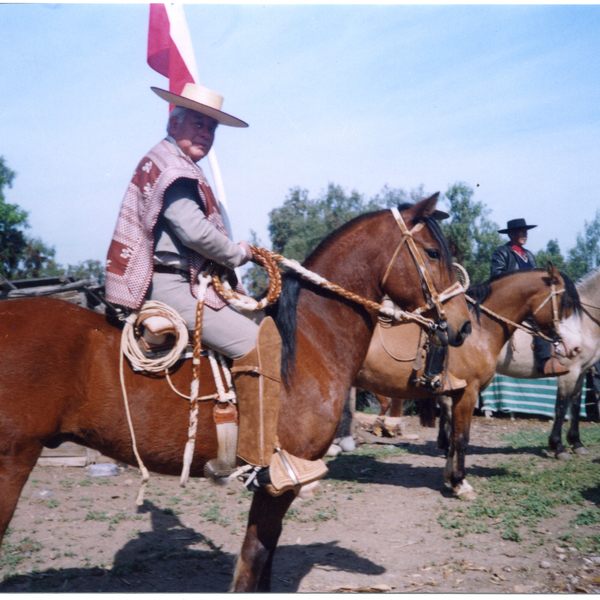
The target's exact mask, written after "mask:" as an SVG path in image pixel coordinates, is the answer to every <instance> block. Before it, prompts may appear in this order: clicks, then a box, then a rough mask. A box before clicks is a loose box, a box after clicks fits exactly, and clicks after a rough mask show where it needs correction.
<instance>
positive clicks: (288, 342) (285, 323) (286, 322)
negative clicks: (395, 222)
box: [266, 203, 452, 385]
mask: <svg viewBox="0 0 600 600" xmlns="http://www.w3.org/2000/svg"><path fill="white" fill-rule="evenodd" d="M412 206H413V205H412V204H410V203H403V204H400V205H399V206H398V210H399V211H403V210H406V209H408V208H410V207H412ZM384 212H385V210H378V211H374V212H369V213H364V214H362V215H359V216H358V217H355V218H354V219H351V220H350V221H348V222H347V223H344V225H342V226H341V227H339V228H338V229H336V230H334V231H332V232H331V233H329V234H328V235H327V236H326V237H325V238H323V240H322V241H321V242H320V243H319V245H318V246H317V247H316V248H315V249H314V250H313V251H312V252H311V253H310V255H309V256H308V257H307V258H306V260H305V261H304V262H303V263H302V264H303V265H304V266H307V265H309V264H310V263H312V262H314V261H315V260H316V259H317V258H318V257H319V256H320V255H321V254H323V253H324V252H326V251H327V249H328V248H329V247H330V246H331V245H332V244H333V243H334V242H335V240H336V239H337V238H338V237H339V236H340V235H342V234H343V233H345V232H346V231H347V230H348V229H350V228H353V227H355V226H356V225H357V224H359V223H361V222H362V221H365V220H368V219H373V218H375V217H377V216H378V215H381V214H382V213H384ZM419 222H423V223H424V224H425V226H426V227H427V229H428V230H429V233H430V234H431V237H432V238H433V239H434V240H435V242H436V244H437V245H438V246H439V248H440V250H441V257H440V259H441V262H442V265H443V266H444V267H445V268H446V269H448V270H450V269H452V256H451V255H450V250H449V248H448V242H447V240H446V238H445V237H444V234H443V233H442V229H441V227H440V226H439V224H438V222H437V221H436V219H434V218H432V217H421V218H419V219H415V221H414V222H413V224H416V223H419ZM407 225H408V224H407ZM305 288H311V289H315V290H318V291H319V293H331V292H327V291H326V290H324V289H322V288H317V287H316V286H315V285H314V284H312V283H310V282H308V281H306V280H305V279H302V278H301V277H300V276H299V275H297V274H296V273H293V272H289V273H285V274H284V275H283V277H282V291H281V295H280V296H279V300H278V301H277V303H276V304H275V305H274V306H271V307H268V308H267V309H266V313H267V314H268V315H269V316H272V317H273V318H274V319H275V323H276V325H277V329H278V330H279V335H280V336H281V344H282V345H281V376H282V379H283V382H284V384H285V385H288V382H289V378H290V377H291V375H292V373H293V370H294V366H295V362H296V327H297V318H296V317H297V308H298V297H299V295H300V290H302V289H305ZM332 297H333V295H332ZM336 297H338V296H336ZM338 298H339V300H340V301H346V300H344V299H343V298H341V297H338Z"/></svg>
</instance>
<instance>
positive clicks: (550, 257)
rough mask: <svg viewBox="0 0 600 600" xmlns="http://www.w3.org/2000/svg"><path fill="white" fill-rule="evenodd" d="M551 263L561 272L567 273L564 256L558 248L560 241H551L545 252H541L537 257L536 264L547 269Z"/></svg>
mask: <svg viewBox="0 0 600 600" xmlns="http://www.w3.org/2000/svg"><path fill="white" fill-rule="evenodd" d="M549 262H551V263H552V264H553V265H554V266H555V267H556V268H557V269H558V270H559V271H561V272H564V273H566V272H567V265H566V262H565V259H564V256H563V255H562V254H561V252H560V248H559V247H558V240H550V241H549V242H548V244H547V245H546V249H545V250H540V251H539V252H538V253H537V254H536V255H535V264H536V265H537V266H538V267H540V268H542V269H545V268H546V266H547V265H548V263H549Z"/></svg>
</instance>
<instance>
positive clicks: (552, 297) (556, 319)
mask: <svg viewBox="0 0 600 600" xmlns="http://www.w3.org/2000/svg"><path fill="white" fill-rule="evenodd" d="M565 292H566V289H564V290H560V291H556V286H555V285H554V283H553V284H551V288H550V294H549V295H548V297H547V298H546V299H545V300H544V301H543V302H542V303H541V304H540V305H539V306H538V307H537V308H536V309H535V310H534V311H532V313H531V314H532V316H535V315H537V313H538V312H539V311H540V310H541V309H542V308H543V307H544V306H546V304H548V302H550V303H551V305H552V325H553V326H554V337H548V336H547V335H544V334H543V333H542V332H541V331H537V330H536V329H534V328H533V327H531V326H530V325H527V324H526V323H515V322H514V321H511V320H510V319H507V318H506V317H502V316H501V315H499V314H497V313H495V312H494V311H493V310H490V309H489V308H487V307H486V306H484V305H483V304H479V309H480V310H482V311H483V312H485V313H486V314H488V315H489V316H491V317H493V318H495V319H497V320H498V321H502V322H504V323H506V324H508V325H512V326H513V327H515V328H516V329H522V330H523V331H525V332H527V333H529V334H531V335H533V336H537V337H541V338H542V339H544V340H546V341H547V342H551V343H552V344H554V345H557V344H559V343H560V335H559V334H558V324H559V323H560V316H559V311H558V302H557V297H558V296H559V295H560V294H564V293H565ZM465 298H466V299H467V301H468V302H471V304H478V303H477V301H476V300H473V298H471V297H470V296H469V295H468V294H465Z"/></svg>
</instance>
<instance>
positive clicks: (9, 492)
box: [0, 435, 42, 547]
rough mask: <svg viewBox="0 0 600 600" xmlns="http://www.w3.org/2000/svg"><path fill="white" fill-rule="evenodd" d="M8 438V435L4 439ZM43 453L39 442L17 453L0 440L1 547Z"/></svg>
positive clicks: (30, 443) (34, 442) (33, 442)
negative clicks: (22, 493)
mask: <svg viewBox="0 0 600 600" xmlns="http://www.w3.org/2000/svg"><path fill="white" fill-rule="evenodd" d="M8 438H9V436H8V435H7V436H5V438H4V439H5V440H8ZM41 453H42V444H41V443H40V442H38V441H32V442H29V446H28V447H27V448H26V449H25V450H21V451H19V452H16V451H15V450H14V449H13V448H9V444H8V441H7V442H6V443H5V444H3V443H2V441H1V440H0V490H2V491H1V492H0V547H1V546H2V539H3V538H4V534H5V533H6V530H7V528H8V524H9V523H10V520H11V519H12V516H13V514H14V512H15V508H16V507H17V502H18V501H19V497H20V495H21V490H22V489H23V486H24V485H25V483H26V482H27V478H28V477H29V473H31V471H32V469H33V468H34V467H35V463H36V462H37V459H38V458H39V456H40V454H41Z"/></svg>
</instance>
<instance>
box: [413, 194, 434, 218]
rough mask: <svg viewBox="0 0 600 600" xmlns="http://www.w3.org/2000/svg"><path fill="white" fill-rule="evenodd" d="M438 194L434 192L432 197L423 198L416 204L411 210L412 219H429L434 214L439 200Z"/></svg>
mask: <svg viewBox="0 0 600 600" xmlns="http://www.w3.org/2000/svg"><path fill="white" fill-rule="evenodd" d="M439 196H440V193H439V192H436V193H435V194H433V196H429V198H425V199H424V200H421V201H419V202H417V203H416V204H415V205H414V207H413V208H412V209H411V212H412V213H413V214H412V218H413V219H418V218H419V217H431V216H432V215H433V213H434V212H435V206H436V204H437V201H438V199H439Z"/></svg>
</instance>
